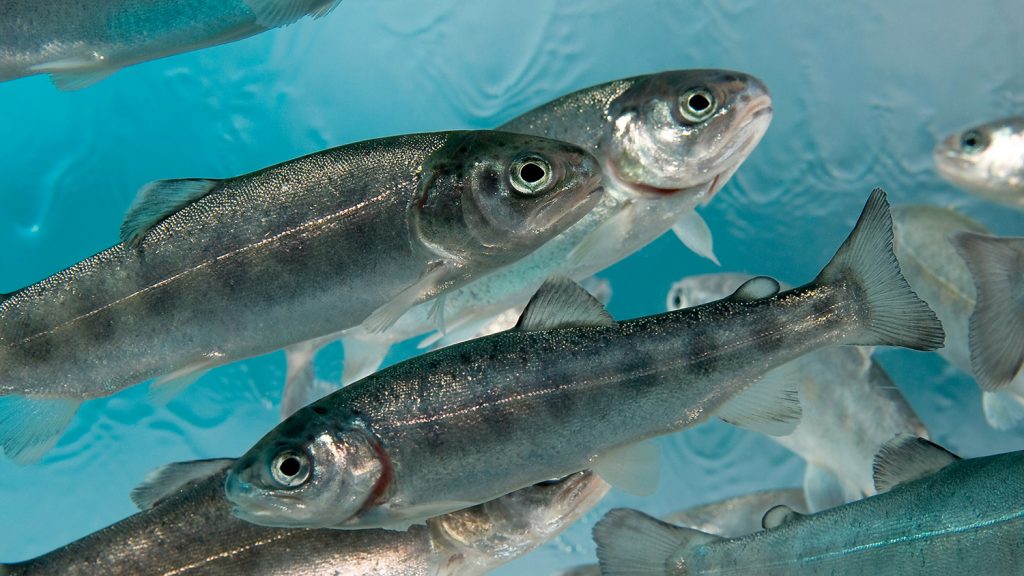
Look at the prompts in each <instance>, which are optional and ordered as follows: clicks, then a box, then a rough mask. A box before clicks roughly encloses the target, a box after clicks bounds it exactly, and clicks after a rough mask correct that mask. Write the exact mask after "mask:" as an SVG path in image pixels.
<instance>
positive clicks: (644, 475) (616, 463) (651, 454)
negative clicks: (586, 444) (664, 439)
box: [593, 441, 661, 496]
mask: <svg viewBox="0 0 1024 576" xmlns="http://www.w3.org/2000/svg"><path fill="white" fill-rule="evenodd" d="M660 468H661V451H660V450H659V449H658V445H657V444H655V443H654V442H653V441H645V442H638V443H636V444H630V445H628V446H623V447H621V448H617V449H615V450H612V451H610V452H607V453H605V454H602V455H601V457H600V458H599V459H598V460H597V463H596V464H594V467H593V469H594V472H596V473H597V474H598V475H599V476H601V478H603V479H604V481H605V482H607V483H609V484H611V485H612V486H615V487H616V488H619V489H620V490H623V491H624V492H628V493H630V494H634V495H636V496H650V495H651V494H653V493H654V491H655V489H657V487H658V476H659V474H660Z"/></svg>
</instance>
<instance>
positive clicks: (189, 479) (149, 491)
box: [131, 458, 235, 510]
mask: <svg viewBox="0 0 1024 576" xmlns="http://www.w3.org/2000/svg"><path fill="white" fill-rule="evenodd" d="M234 463H235V459H234V458H214V459H210V460H192V461H189V462H173V463H171V464H166V465H164V466H161V467H159V468H157V469H155V470H153V471H152V472H150V473H149V474H147V475H146V479H145V480H143V481H142V483H140V484H139V485H138V486H136V487H135V488H134V489H133V490H132V492H131V499H132V502H134V503H135V505H136V506H137V507H138V508H139V510H148V509H150V508H152V507H154V506H156V505H157V504H159V503H160V502H161V501H162V500H164V499H165V498H167V497H168V496H171V495H173V494H174V493H176V492H178V491H179V490H181V489H182V488H184V487H185V486H188V485H189V484H191V483H193V482H195V481H197V480H202V479H203V478H207V477H210V476H213V475H214V474H216V473H218V472H220V471H221V470H224V469H225V468H227V467H228V466H231V465H232V464H234Z"/></svg>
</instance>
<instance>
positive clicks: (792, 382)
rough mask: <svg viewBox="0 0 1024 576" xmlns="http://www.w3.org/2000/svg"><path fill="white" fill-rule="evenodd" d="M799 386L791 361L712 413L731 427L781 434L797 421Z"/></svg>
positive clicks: (799, 413) (767, 374)
mask: <svg viewBox="0 0 1024 576" xmlns="http://www.w3.org/2000/svg"><path fill="white" fill-rule="evenodd" d="M799 389H800V373H799V370H798V369H797V367H796V366H795V365H794V364H793V363H789V364H783V365H782V366H779V367H778V368H775V369H774V370H770V371H768V372H766V373H765V374H764V375H762V376H761V377H760V378H759V379H757V380H755V381H754V383H753V384H752V385H751V386H750V387H749V388H747V389H746V390H745V391H743V392H741V393H740V394H737V395H736V396H733V397H732V399H730V400H729V401H728V402H726V403H725V404H723V405H722V406H721V407H720V408H719V409H718V410H716V411H715V415H716V416H718V417H719V418H721V419H722V420H725V421H726V422H728V423H729V424H732V425H733V426H739V427H740V428H746V429H747V430H753V431H754V432H760V433H761V434H767V435H769V436H785V435H787V434H791V433H792V432H793V430H794V429H796V426H797V424H799V423H800V416H801V415H802V409H801V408H800V393H799Z"/></svg>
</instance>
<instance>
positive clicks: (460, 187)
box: [0, 131, 601, 459]
mask: <svg viewBox="0 0 1024 576" xmlns="http://www.w3.org/2000/svg"><path fill="white" fill-rule="evenodd" d="M524 175H525V177H526V178H527V179H526V180H524ZM527 180H529V181H527ZM600 181H601V170H600V167H599V165H598V164H597V162H596V160H595V159H594V158H593V157H592V156H590V155H589V154H588V153H586V152H585V151H583V150H582V149H580V148H578V147H575V146H572V145H569V144H564V143H561V142H556V141H553V140H548V139H544V138H539V137H534V136H523V135H517V134H507V133H501V132H487V131H483V132H439V133H430V134H417V135H408V136H398V137H391V138H383V139H379V140H369V141H365V142H360V143H356V144H350V145H346V146H341V147H338V148H333V149H330V150H326V151H323V152H317V153H315V154H311V155H308V156H304V157H302V158H298V159H295V160H291V161H288V162H285V163H283V164H278V165H276V166H272V167H269V168H266V169H263V170H260V171H257V172H253V173H251V174H246V175H243V176H238V177H235V178H228V179H225V180H171V181H159V182H156V183H154V184H151V185H150V186H147V187H146V188H144V189H143V190H142V192H141V193H140V196H139V198H138V199H137V200H136V204H135V205H134V206H133V207H132V208H131V209H130V210H129V212H128V214H127V216H126V219H125V224H124V227H123V228H122V237H123V239H124V241H123V242H122V243H121V244H118V245H116V246H114V247H113V248H109V249H107V250H105V251H103V252H101V253H99V254H97V255H95V256H92V257H90V258H88V259H86V260H83V261H82V262H80V263H78V264H76V265H75V266H72V267H71V268H68V269H66V270H64V271H62V272H59V273H57V274H55V275H53V276H50V277H49V278H47V279H45V280H43V281H41V282H39V283H37V284H33V285H31V286H29V287H27V288H24V289H22V290H20V291H18V292H15V293H13V294H8V295H0V366H2V371H0V443H2V445H3V447H4V449H5V451H6V452H7V453H8V454H9V455H12V456H15V457H17V458H21V459H26V458H30V457H33V456H37V455H38V453H39V452H40V450H42V449H45V448H46V447H47V443H48V442H51V441H53V440H55V437H56V436H55V435H56V434H57V433H59V431H60V429H62V428H63V427H64V425H66V423H67V421H68V420H69V419H70V417H71V415H72V414H73V413H74V410H75V408H76V407H77V405H78V403H79V402H81V401H82V400H83V399H87V398H93V397H97V396H104V395H108V394H111V393H113V392H116V391H117V390H120V389H122V388H125V387H127V386H130V385H133V384H136V383H138V382H141V381H144V380H147V379H149V378H153V377H158V376H160V377H162V378H161V380H160V381H158V382H157V383H156V384H154V389H156V390H160V389H161V388H162V389H163V390H165V391H168V392H173V391H175V390H176V389H177V388H178V387H180V386H182V385H185V384H187V383H188V382H189V380H190V379H194V377H195V376H196V375H197V374H200V373H201V372H202V371H204V370H206V369H208V368H210V367H212V366H216V365H220V364H225V363H228V362H231V361H234V360H238V359H241V358H246V357H250V356H254V355H257V354H263V353H266V352H270V351H273V350H276V349H279V348H281V347H283V346H287V345H290V344H293V343H296V342H300V341H304V340H309V339H310V338H314V337H317V336H323V335H326V334H331V333H334V332H337V331H339V330H341V329H344V328H346V327H351V326H355V325H357V324H359V323H360V322H362V321H364V320H365V319H366V318H367V317H368V316H371V315H377V316H383V317H397V316H398V315H400V314H401V313H402V312H404V311H405V310H407V309H408V308H409V307H410V306H413V305H416V304H418V303H420V302H423V301H426V300H429V299H431V298H435V297H437V296H439V295H441V294H443V293H444V292H445V291H447V290H450V289H452V288H455V287H458V286H461V285H462V284H464V283H466V282H467V281H469V280H471V279H472V278H473V277H475V276H478V275H481V274H483V273H485V272H487V271H489V270H493V269H495V268H498V267H500V266H503V265H506V264H508V263H510V262H512V261H514V260H516V259H517V258H521V257H522V256H524V255H526V254H527V253H529V252H530V251H532V250H534V249H536V248H537V247H538V246H540V245H542V244H543V243H544V242H546V241H547V240H550V239H551V238H553V237H554V236H556V235H557V234H558V233H559V232H561V231H563V230H564V229H565V228H567V227H568V226H569V225H570V224H572V223H573V222H575V221H576V220H578V219H579V218H580V217H581V216H583V215H584V214H585V213H586V212H587V210H589V209H590V208H592V207H593V206H594V205H595V204H596V203H597V202H598V201H599V198H600V196H601V187H600ZM10 395H19V396H10ZM26 402H35V403H36V404H35V405H34V406H29V407H27V406H26V405H25V403H26ZM33 426H34V428H33Z"/></svg>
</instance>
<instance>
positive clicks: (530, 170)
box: [519, 162, 544, 184]
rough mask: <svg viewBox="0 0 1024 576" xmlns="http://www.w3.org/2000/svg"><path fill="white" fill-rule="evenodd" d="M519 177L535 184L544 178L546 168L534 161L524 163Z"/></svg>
mask: <svg viewBox="0 0 1024 576" xmlns="http://www.w3.org/2000/svg"><path fill="white" fill-rule="evenodd" d="M519 177H520V178H522V179H523V182H529V183H530V184H535V183H537V182H539V181H540V180H541V178H544V169H543V168H541V167H540V166H538V165H536V164H534V163H533V162H528V163H526V164H523V167H522V168H520V169H519Z"/></svg>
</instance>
